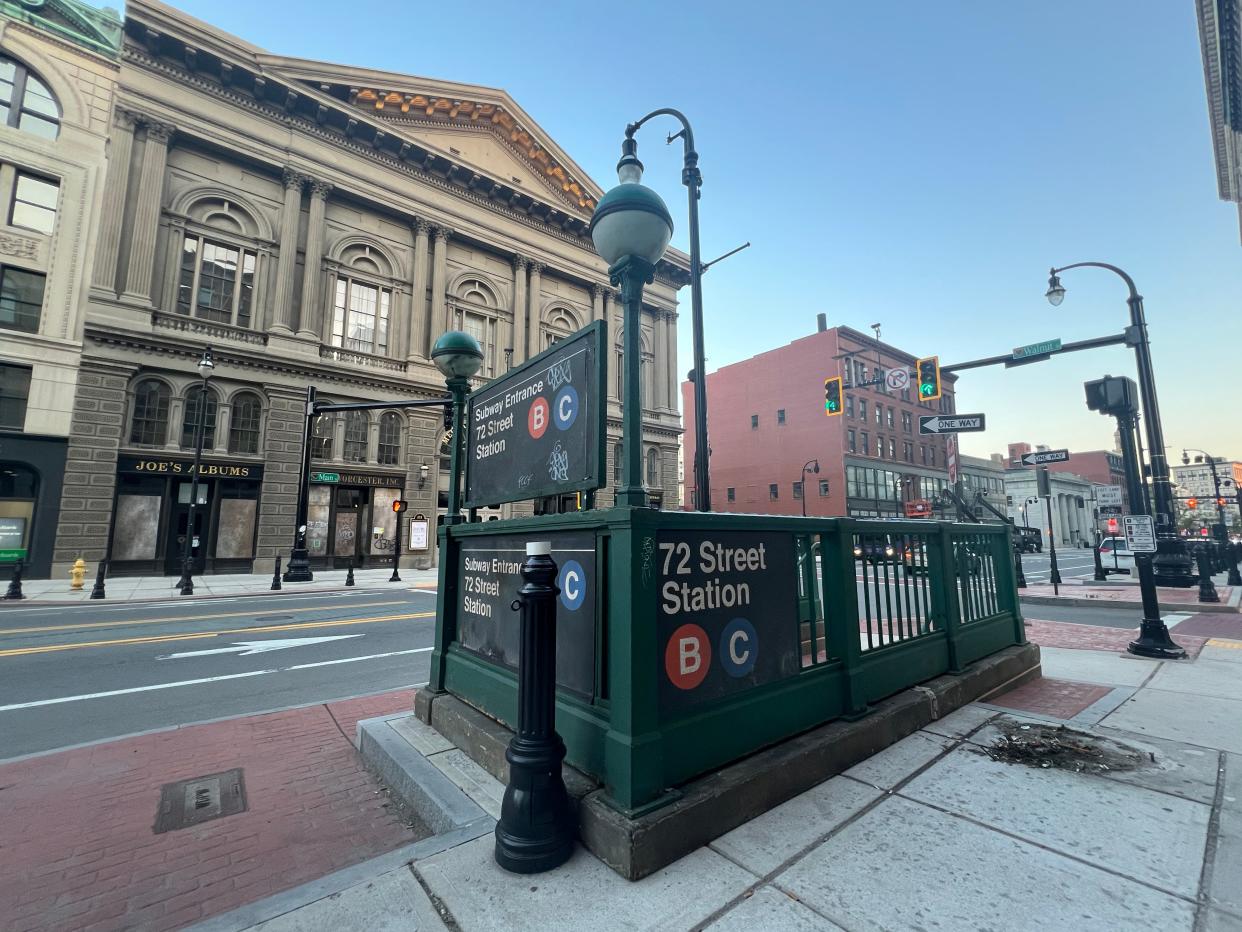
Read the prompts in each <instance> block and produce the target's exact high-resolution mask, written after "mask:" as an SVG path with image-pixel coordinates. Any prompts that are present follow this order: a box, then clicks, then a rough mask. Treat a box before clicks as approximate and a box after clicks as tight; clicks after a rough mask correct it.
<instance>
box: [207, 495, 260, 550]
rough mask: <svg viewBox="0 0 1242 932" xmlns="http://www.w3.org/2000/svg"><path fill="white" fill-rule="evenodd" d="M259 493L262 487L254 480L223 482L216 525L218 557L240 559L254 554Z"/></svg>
mask: <svg viewBox="0 0 1242 932" xmlns="http://www.w3.org/2000/svg"><path fill="white" fill-rule="evenodd" d="M258 496H259V489H258V486H257V485H255V484H254V483H246V484H244V485H243V484H240V483H239V484H237V485H233V484H232V483H227V484H224V485H222V486H221V489H220V515H219V519H218V521H217V528H216V552H215V557H216V559H217V560H240V559H247V558H249V557H253V556H254V526H255V517H256V516H257V514H258V509H259V497H258Z"/></svg>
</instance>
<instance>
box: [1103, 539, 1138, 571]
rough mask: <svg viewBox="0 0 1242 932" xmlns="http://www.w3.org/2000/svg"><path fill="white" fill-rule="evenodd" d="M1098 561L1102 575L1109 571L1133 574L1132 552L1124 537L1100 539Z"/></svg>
mask: <svg viewBox="0 0 1242 932" xmlns="http://www.w3.org/2000/svg"><path fill="white" fill-rule="evenodd" d="M1100 563H1102V564H1103V565H1104V575H1106V576H1107V575H1108V574H1109V573H1129V574H1131V575H1133V574H1134V554H1133V552H1131V550H1130V548H1129V547H1127V546H1126V539H1125V538H1124V537H1105V538H1104V539H1103V540H1101V541H1100Z"/></svg>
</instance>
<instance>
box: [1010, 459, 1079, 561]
mask: <svg viewBox="0 0 1242 932" xmlns="http://www.w3.org/2000/svg"><path fill="white" fill-rule="evenodd" d="M1048 478H1049V483H1050V486H1051V490H1052V496H1051V510H1049V508H1048V507H1047V504H1046V502H1045V499H1043V498H1040V497H1038V492H1037V487H1036V478H1035V470H1034V469H1030V468H1028V469H1011V470H1009V471H1008V472H1007V473H1006V474H1005V488H1006V490H1007V492H1008V495H1009V497H1010V499H1011V501H1012V502H1013V504H1012V505H1011V506H1010V507H1009V516H1010V517H1011V518H1013V519H1014V520H1015V521H1016V522H1017V523H1018V524H1019V525H1020V526H1026V527H1036V528H1039V529H1040V530H1041V531H1043V533H1044V543H1045V544H1047V541H1048V532H1049V528H1050V527H1051V529H1052V534H1053V537H1054V538H1055V540H1056V545H1057V546H1058V547H1079V546H1084V545H1089V544H1090V543H1091V542H1092V540H1093V530H1094V528H1093V513H1092V500H1093V497H1094V493H1093V491H1092V489H1093V486H1092V483H1091V480H1089V479H1085V478H1083V477H1082V476H1076V475H1074V474H1073V473H1067V472H1056V473H1049V476H1048ZM1031 499H1034V501H1030V500H1031Z"/></svg>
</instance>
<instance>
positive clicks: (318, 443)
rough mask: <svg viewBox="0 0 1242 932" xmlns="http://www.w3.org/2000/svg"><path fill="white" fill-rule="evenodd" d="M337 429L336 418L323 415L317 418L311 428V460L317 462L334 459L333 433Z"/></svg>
mask: <svg viewBox="0 0 1242 932" xmlns="http://www.w3.org/2000/svg"><path fill="white" fill-rule="evenodd" d="M335 427H336V418H335V417H334V416H333V415H331V414H321V415H319V416H318V417H316V418H315V423H314V426H312V427H311V458H312V459H317V460H330V459H332V446H333V444H332V439H333V438H332V432H333V430H334V429H335Z"/></svg>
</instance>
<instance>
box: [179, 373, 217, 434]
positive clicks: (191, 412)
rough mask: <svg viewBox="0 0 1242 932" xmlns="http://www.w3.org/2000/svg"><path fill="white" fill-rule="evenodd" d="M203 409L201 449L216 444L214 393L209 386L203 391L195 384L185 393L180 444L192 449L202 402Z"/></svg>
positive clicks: (215, 399)
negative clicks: (204, 405)
mask: <svg viewBox="0 0 1242 932" xmlns="http://www.w3.org/2000/svg"><path fill="white" fill-rule="evenodd" d="M204 394H205V395H206V400H205V404H206V407H205V409H204V411H203V449H204V450H210V449H211V448H212V447H214V446H215V445H216V402H217V398H216V393H215V392H213V391H212V390H211V389H210V388H209V389H207V391H206V393H204V392H203V387H202V386H201V385H195V386H194V387H193V388H191V389H190V390H189V391H188V392H186V394H185V417H183V418H182V419H181V446H182V448H183V449H187V450H193V449H194V448H195V446H196V440H195V438H196V437H197V435H198V415H199V410H198V408H199V405H200V404H204Z"/></svg>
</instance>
